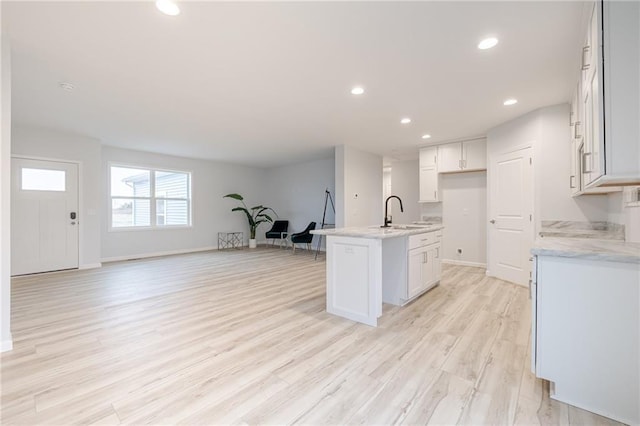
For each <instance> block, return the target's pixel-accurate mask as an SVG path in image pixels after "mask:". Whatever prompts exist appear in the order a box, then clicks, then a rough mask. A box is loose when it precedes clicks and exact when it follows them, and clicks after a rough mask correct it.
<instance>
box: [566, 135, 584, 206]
mask: <svg viewBox="0 0 640 426" xmlns="http://www.w3.org/2000/svg"><path fill="white" fill-rule="evenodd" d="M580 144H581V141H580V140H579V139H571V155H570V158H571V163H570V164H569V170H570V174H569V189H571V194H576V193H578V192H580V182H581V180H580V177H579V175H578V171H579V170H580V166H579V164H578V158H579V157H578V155H579V149H580V148H579V146H580Z"/></svg>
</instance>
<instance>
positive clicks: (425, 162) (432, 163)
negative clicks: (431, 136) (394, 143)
mask: <svg viewBox="0 0 640 426" xmlns="http://www.w3.org/2000/svg"><path fill="white" fill-rule="evenodd" d="M437 164H438V148H437V147H435V146H428V147H426V148H422V149H420V167H421V168H422V167H436V165H437Z"/></svg>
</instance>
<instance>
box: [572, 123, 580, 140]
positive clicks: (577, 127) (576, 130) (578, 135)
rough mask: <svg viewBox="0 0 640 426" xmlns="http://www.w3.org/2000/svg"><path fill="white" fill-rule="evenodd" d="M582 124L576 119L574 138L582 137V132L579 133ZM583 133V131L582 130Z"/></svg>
mask: <svg viewBox="0 0 640 426" xmlns="http://www.w3.org/2000/svg"><path fill="white" fill-rule="evenodd" d="M581 125H582V122H580V121H576V122H575V124H574V126H573V138H574V139H580V138H581V137H582V135H581V134H579V133H578V129H579V128H580V126H581ZM580 133H582V132H580Z"/></svg>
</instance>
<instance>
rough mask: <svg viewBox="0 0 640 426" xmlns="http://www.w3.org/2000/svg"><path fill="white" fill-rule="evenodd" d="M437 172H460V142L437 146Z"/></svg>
mask: <svg viewBox="0 0 640 426" xmlns="http://www.w3.org/2000/svg"><path fill="white" fill-rule="evenodd" d="M438 160H440V161H438V172H439V173H449V172H459V171H461V170H462V142H456V143H448V144H444V145H438Z"/></svg>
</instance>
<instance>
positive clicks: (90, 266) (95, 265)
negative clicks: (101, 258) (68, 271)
mask: <svg viewBox="0 0 640 426" xmlns="http://www.w3.org/2000/svg"><path fill="white" fill-rule="evenodd" d="M94 268H102V263H100V262H98V263H85V264H84V265H80V266H79V267H78V269H94Z"/></svg>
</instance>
